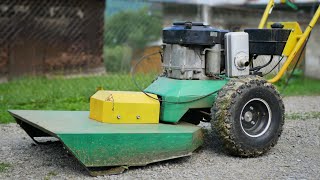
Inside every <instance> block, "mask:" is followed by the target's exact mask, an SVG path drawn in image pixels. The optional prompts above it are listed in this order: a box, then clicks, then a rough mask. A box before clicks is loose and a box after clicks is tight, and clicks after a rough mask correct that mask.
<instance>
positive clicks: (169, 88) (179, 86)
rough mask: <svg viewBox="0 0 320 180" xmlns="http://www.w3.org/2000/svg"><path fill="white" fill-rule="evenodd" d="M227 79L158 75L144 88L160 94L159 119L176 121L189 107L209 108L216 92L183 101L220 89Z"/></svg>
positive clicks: (149, 91) (146, 90)
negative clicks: (171, 77)
mask: <svg viewBox="0 0 320 180" xmlns="http://www.w3.org/2000/svg"><path fill="white" fill-rule="evenodd" d="M228 81H229V79H227V78H223V79H221V80H177V79H170V78H166V77H158V78H157V80H156V81H154V82H153V83H152V84H151V85H150V86H149V87H147V88H146V89H145V92H148V93H153V94H157V95H158V96H161V99H162V100H163V102H162V103H161V109H160V120H161V121H164V122H171V123H176V122H178V121H179V120H180V119H181V118H182V116H183V115H184V114H185V113H186V112H187V111H188V110H189V109H193V108H211V107H212V105H213V102H214V100H215V98H216V94H212V95H210V96H207V97H205V98H202V99H200V100H197V101H194V102H189V103H183V102H186V101H191V100H194V99H199V98H201V97H204V96H206V95H208V94H210V93H212V92H214V91H217V90H220V89H221V88H222V87H223V86H224V85H225V84H226V83H227V82H228ZM166 101H167V102H166ZM172 102H174V103H172Z"/></svg>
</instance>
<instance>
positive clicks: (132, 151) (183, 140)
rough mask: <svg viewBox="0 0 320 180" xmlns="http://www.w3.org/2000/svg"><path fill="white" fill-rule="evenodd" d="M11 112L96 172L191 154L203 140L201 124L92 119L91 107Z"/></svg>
mask: <svg viewBox="0 0 320 180" xmlns="http://www.w3.org/2000/svg"><path fill="white" fill-rule="evenodd" d="M9 112H10V114H11V115H12V116H13V117H14V118H15V119H16V121H17V123H18V124H19V125H20V126H21V127H22V128H23V129H24V130H25V131H26V132H27V134H28V135H29V136H30V137H31V138H32V139H34V138H37V137H56V138H57V139H58V140H59V141H61V142H62V143H63V145H64V146H65V147H66V149H68V150H69V152H71V153H72V154H73V155H74V157H76V159H78V160H79V161H80V162H81V164H83V165H84V166H85V167H86V168H87V170H88V171H89V172H90V174H91V175H93V176H95V175H98V174H97V173H96V172H94V171H95V170H94V169H95V168H97V167H110V166H142V165H146V164H149V163H153V162H158V161H162V160H167V159H173V158H178V157H183V156H189V155H191V153H192V152H193V151H194V150H195V149H197V148H198V147H199V146H201V145H202V144H203V132H202V130H201V127H198V126H195V125H192V124H189V123H179V124H176V125H173V124H109V123H101V122H98V121H95V120H91V119H89V112H88V111H35V110H10V111H9ZM100 170H101V168H100Z"/></svg>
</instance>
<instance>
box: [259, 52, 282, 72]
mask: <svg viewBox="0 0 320 180" xmlns="http://www.w3.org/2000/svg"><path fill="white" fill-rule="evenodd" d="M282 59H283V56H281V58H280V60H279V61H278V63H277V64H276V65H275V66H274V67H273V68H272V69H271V70H270V71H269V72H267V73H266V74H264V75H263V76H265V75H268V74H270V73H271V72H272V71H273V70H274V69H275V68H276V67H277V66H278V65H279V64H280V62H281V61H282Z"/></svg>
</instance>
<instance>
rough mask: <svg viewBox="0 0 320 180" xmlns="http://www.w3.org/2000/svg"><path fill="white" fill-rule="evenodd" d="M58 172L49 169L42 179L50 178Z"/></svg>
mask: <svg viewBox="0 0 320 180" xmlns="http://www.w3.org/2000/svg"><path fill="white" fill-rule="evenodd" d="M57 175H58V173H56V172H54V171H50V172H49V173H48V174H47V175H46V176H45V177H44V178H43V179H44V180H50V179H51V177H54V176H57Z"/></svg>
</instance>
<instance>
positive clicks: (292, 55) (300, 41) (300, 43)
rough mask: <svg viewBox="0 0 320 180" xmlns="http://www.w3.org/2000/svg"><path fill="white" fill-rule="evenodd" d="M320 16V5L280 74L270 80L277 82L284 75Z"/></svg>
mask: <svg viewBox="0 0 320 180" xmlns="http://www.w3.org/2000/svg"><path fill="white" fill-rule="evenodd" d="M319 17H320V5H319V6H318V9H317V11H316V13H315V14H314V15H313V17H312V19H311V21H310V23H309V26H308V27H307V28H306V30H305V31H304V32H303V34H302V36H301V38H300V39H299V41H298V43H297V44H296V45H295V47H294V49H293V50H292V52H291V53H290V55H289V57H288V59H287V60H286V62H285V63H284V64H283V66H282V68H281V69H280V71H279V72H278V74H277V75H276V76H275V77H273V78H272V79H269V80H268V82H270V83H275V82H277V81H279V79H280V78H281V77H282V76H283V74H284V73H285V72H286V70H287V68H288V67H289V65H290V64H291V62H292V61H293V59H294V58H295V57H296V55H297V53H298V52H299V50H300V49H301V47H303V44H304V43H305V41H306V39H307V37H308V36H309V35H310V32H311V31H312V28H313V27H314V25H315V24H316V23H317V20H318V19H319Z"/></svg>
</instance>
